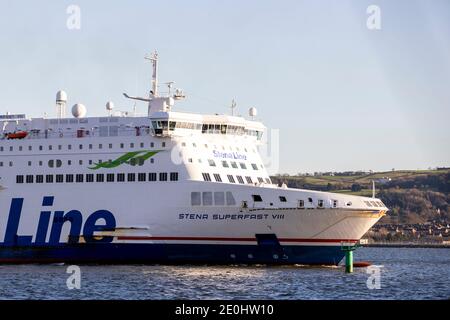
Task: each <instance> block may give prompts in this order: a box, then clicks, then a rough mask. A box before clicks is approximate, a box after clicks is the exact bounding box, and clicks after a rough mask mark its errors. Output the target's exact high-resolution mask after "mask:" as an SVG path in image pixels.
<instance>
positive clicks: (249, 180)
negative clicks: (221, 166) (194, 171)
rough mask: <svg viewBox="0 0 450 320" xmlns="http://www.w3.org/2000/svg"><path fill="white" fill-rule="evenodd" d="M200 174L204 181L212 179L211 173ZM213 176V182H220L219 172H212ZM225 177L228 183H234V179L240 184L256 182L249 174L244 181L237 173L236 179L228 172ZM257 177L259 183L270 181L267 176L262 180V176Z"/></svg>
mask: <svg viewBox="0 0 450 320" xmlns="http://www.w3.org/2000/svg"><path fill="white" fill-rule="evenodd" d="M202 176H203V180H204V181H212V179H211V174H209V173H205V172H203V173H202ZM213 177H214V181H215V182H222V177H221V175H220V174H218V173H213ZM227 178H228V182H230V183H236V179H237V182H238V183H240V184H245V183H248V184H253V183H256V181H253V180H252V178H251V177H249V176H246V177H245V181H244V178H243V177H242V176H239V175H237V176H236V179H234V176H233V175H231V174H228V175H227ZM257 179H258V182H259V183H264V182H265V183H268V184H270V183H271V182H270V179H269V178H266V179H265V180H264V179H263V178H261V177H258V178H257Z"/></svg>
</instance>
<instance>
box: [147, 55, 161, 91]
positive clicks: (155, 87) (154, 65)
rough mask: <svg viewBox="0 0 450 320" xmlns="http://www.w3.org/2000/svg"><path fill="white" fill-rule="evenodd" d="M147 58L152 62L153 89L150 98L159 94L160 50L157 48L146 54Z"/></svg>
mask: <svg viewBox="0 0 450 320" xmlns="http://www.w3.org/2000/svg"><path fill="white" fill-rule="evenodd" d="M145 59H147V60H150V61H151V62H152V69H153V73H152V90H151V92H150V98H152V96H153V97H157V96H158V52H156V50H155V51H154V52H153V53H152V54H150V55H149V56H145Z"/></svg>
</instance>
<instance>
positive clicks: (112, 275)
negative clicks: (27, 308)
mask: <svg viewBox="0 0 450 320" xmlns="http://www.w3.org/2000/svg"><path fill="white" fill-rule="evenodd" d="M358 260H360V261H361V260H364V261H371V262H372V263H373V265H376V266H380V270H381V272H380V285H381V288H380V289H368V287H367V280H368V277H369V276H370V275H369V274H368V273H367V270H366V269H365V268H356V269H355V273H353V274H345V273H344V270H343V268H342V267H306V266H284V267H269V266H163V265H153V266H145V265H132V266H124V265H118V266H92V265H89V266H87V265H81V266H80V270H81V288H80V289H79V290H77V289H74V290H69V289H68V288H67V285H66V281H67V278H68V277H69V276H70V275H69V274H67V273H66V271H67V267H68V266H67V265H14V266H12V265H3V266H2V265H0V298H1V299H449V298H450V249H412V248H360V249H359V250H357V251H356V252H355V261H358ZM370 283H373V282H370Z"/></svg>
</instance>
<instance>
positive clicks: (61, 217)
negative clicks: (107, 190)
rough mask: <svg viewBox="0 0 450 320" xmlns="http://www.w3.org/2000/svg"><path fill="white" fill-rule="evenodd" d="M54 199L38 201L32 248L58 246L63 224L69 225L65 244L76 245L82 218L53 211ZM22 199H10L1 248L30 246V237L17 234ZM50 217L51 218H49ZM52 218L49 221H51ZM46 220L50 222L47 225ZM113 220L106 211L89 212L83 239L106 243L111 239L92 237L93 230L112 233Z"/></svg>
mask: <svg viewBox="0 0 450 320" xmlns="http://www.w3.org/2000/svg"><path fill="white" fill-rule="evenodd" d="M53 201H54V197H53V196H46V197H44V198H43V200H42V207H44V209H43V210H42V211H41V213H40V217H39V221H38V226H37V230H36V234H35V240H34V243H33V244H35V245H49V244H50V245H57V244H60V238H61V232H62V229H63V225H64V224H65V223H70V232H69V242H70V243H78V242H79V238H80V235H81V228H82V227H83V216H82V214H81V212H80V211H79V210H70V211H68V212H64V211H54V212H53V213H52V211H51V210H49V209H50V207H51V206H53ZM23 202H24V199H23V198H13V199H12V200H11V207H10V209H9V215H8V222H7V224H6V232H5V239H4V241H3V245H11V246H27V245H31V244H32V239H33V236H32V235H18V234H17V233H18V230H19V225H20V221H21V216H22V207H23ZM52 217H53V218H52ZM51 218H52V219H51ZM50 220H52V221H51V223H50ZM115 228H116V219H115V218H114V215H113V214H112V213H111V212H110V211H108V210H97V211H95V212H93V213H92V214H91V215H90V216H89V217H88V218H87V219H86V221H85V222H84V227H83V233H82V235H83V238H84V240H85V241H86V242H88V243H109V242H111V241H112V240H113V237H111V236H104V237H98V236H95V234H94V233H95V232H96V231H114V230H115ZM49 229H50V238H49V240H48V241H47V234H48V231H49Z"/></svg>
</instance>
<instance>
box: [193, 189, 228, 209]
mask: <svg viewBox="0 0 450 320" xmlns="http://www.w3.org/2000/svg"><path fill="white" fill-rule="evenodd" d="M191 205H192V206H201V205H203V206H225V205H227V206H235V205H236V200H235V199H234V196H233V193H231V192H230V191H227V192H223V191H219V192H210V191H206V192H191Z"/></svg>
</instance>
